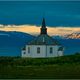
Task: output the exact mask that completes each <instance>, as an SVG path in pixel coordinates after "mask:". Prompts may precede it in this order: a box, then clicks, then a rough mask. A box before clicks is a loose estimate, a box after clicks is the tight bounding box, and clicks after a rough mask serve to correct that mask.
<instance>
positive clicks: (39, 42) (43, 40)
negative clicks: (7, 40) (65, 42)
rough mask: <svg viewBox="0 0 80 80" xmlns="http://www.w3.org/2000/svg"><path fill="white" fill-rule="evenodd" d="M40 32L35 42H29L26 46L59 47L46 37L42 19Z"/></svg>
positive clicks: (50, 38) (53, 40)
mask: <svg viewBox="0 0 80 80" xmlns="http://www.w3.org/2000/svg"><path fill="white" fill-rule="evenodd" d="M40 30H41V32H40V35H39V36H38V37H37V38H36V39H35V40H32V41H31V42H29V43H28V45H60V44H59V43H58V42H57V41H56V40H55V39H53V38H52V37H50V36H48V34H47V28H46V24H45V19H44V18H43V21H42V27H41V28H40Z"/></svg>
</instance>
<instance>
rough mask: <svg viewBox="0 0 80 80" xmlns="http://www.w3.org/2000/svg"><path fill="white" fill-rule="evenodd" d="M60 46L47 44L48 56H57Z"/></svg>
mask: <svg viewBox="0 0 80 80" xmlns="http://www.w3.org/2000/svg"><path fill="white" fill-rule="evenodd" d="M50 47H52V49H53V53H50ZM58 48H59V46H47V57H57V56H58Z"/></svg>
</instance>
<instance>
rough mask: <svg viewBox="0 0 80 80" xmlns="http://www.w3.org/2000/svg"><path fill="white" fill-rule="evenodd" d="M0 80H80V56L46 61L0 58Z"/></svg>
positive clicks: (47, 59)
mask: <svg viewBox="0 0 80 80" xmlns="http://www.w3.org/2000/svg"><path fill="white" fill-rule="evenodd" d="M0 78H1V79H2V78H7V79H11V78H14V79H15V78H16V79H22V78H24V79H34V78H35V79H51V78H52V79H53V78H55V79H56V78H57V79H62V78H63V79H80V55H79V54H78V55H73V56H64V57H58V58H46V59H30V58H24V59H21V58H19V57H16V58H14V57H0Z"/></svg>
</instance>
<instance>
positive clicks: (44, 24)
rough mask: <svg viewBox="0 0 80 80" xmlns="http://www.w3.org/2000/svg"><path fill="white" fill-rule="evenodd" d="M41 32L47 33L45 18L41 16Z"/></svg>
mask: <svg viewBox="0 0 80 80" xmlns="http://www.w3.org/2000/svg"><path fill="white" fill-rule="evenodd" d="M41 34H47V28H46V23H45V18H43V20H42V27H41Z"/></svg>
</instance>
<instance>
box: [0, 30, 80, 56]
mask: <svg viewBox="0 0 80 80" xmlns="http://www.w3.org/2000/svg"><path fill="white" fill-rule="evenodd" d="M52 37H53V38H54V39H56V40H58V41H59V42H60V43H61V44H62V45H63V46H64V48H65V51H64V54H65V55H71V54H75V53H76V52H80V44H79V43H80V39H68V38H62V37H61V36H52ZM34 38H35V37H34V36H32V35H30V34H28V33H23V32H16V31H0V56H20V54H21V48H22V47H23V46H25V45H26V44H27V43H28V42H29V41H31V40H33V39H34Z"/></svg>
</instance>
